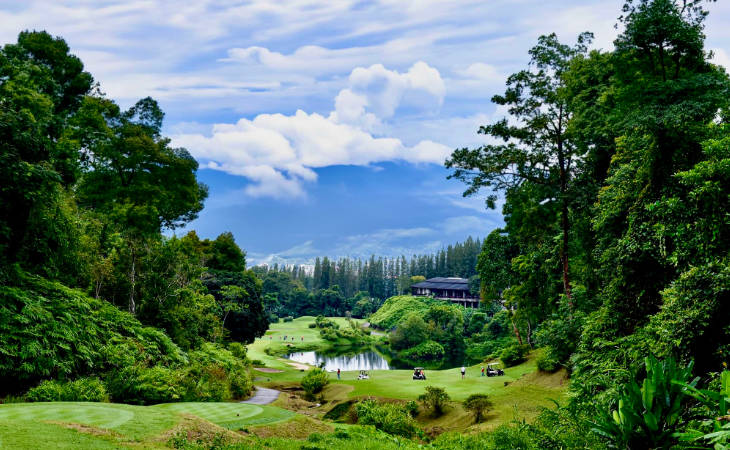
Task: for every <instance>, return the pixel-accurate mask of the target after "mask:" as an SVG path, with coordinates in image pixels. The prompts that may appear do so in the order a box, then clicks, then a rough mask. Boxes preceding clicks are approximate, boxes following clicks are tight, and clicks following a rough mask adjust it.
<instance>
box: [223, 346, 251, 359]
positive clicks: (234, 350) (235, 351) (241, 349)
mask: <svg viewBox="0 0 730 450" xmlns="http://www.w3.org/2000/svg"><path fill="white" fill-rule="evenodd" d="M228 351H230V352H231V354H232V355H233V356H234V357H236V358H238V359H242V360H245V359H246V353H247V352H248V349H247V348H246V347H245V346H244V345H242V344H241V343H240V342H231V343H229V344H228Z"/></svg>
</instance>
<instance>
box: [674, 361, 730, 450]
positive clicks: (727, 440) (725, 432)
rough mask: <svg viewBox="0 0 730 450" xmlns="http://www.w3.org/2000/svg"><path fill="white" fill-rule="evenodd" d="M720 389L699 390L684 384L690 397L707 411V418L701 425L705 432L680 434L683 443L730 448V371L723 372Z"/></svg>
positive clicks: (696, 430)
mask: <svg viewBox="0 0 730 450" xmlns="http://www.w3.org/2000/svg"><path fill="white" fill-rule="evenodd" d="M719 381H720V389H719V390H717V391H714V390H710V389H697V388H695V387H694V386H692V385H691V384H687V383H682V387H684V388H685V389H686V392H687V394H688V395H690V396H692V397H693V398H694V399H695V400H697V401H699V402H700V403H701V404H702V405H703V406H704V407H705V408H706V409H705V411H706V412H705V417H704V420H703V421H702V423H701V425H704V427H705V430H704V431H700V430H699V429H690V430H688V431H686V432H684V433H681V434H680V439H681V440H682V441H689V442H698V441H705V444H706V445H707V446H708V447H709V446H710V445H712V446H714V448H716V449H727V448H730V421H728V413H730V371H727V370H725V371H723V372H722V373H721V374H720V380H719Z"/></svg>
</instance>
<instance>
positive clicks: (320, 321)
mask: <svg viewBox="0 0 730 450" xmlns="http://www.w3.org/2000/svg"><path fill="white" fill-rule="evenodd" d="M314 324H315V325H316V326H317V327H318V328H335V329H337V328H340V326H339V325H337V324H336V323H335V321H334V320H330V319H328V318H326V317H325V316H317V317H316V318H315V319H314Z"/></svg>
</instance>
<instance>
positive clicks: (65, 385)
mask: <svg viewBox="0 0 730 450" xmlns="http://www.w3.org/2000/svg"><path fill="white" fill-rule="evenodd" d="M25 397H26V399H27V400H28V401H29V402H106V401H109V395H108V394H107V392H106V387H105V386H104V383H102V382H101V380H99V379H98V378H79V379H77V380H74V381H67V382H61V381H56V380H45V381H43V382H41V384H39V385H38V386H36V387H34V388H32V389H30V390H29V391H28V393H27V394H26V396H25Z"/></svg>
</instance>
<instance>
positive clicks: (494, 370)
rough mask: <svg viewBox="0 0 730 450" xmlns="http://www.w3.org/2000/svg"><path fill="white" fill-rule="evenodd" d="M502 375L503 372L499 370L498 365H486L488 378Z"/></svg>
mask: <svg viewBox="0 0 730 450" xmlns="http://www.w3.org/2000/svg"><path fill="white" fill-rule="evenodd" d="M502 375H504V370H502V369H500V368H499V363H489V364H487V376H488V377H500V376H502Z"/></svg>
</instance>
